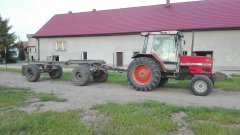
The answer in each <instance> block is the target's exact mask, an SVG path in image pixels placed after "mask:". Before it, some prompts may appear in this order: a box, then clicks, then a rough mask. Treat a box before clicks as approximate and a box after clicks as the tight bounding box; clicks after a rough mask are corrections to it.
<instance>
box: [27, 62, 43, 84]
mask: <svg viewBox="0 0 240 135" xmlns="http://www.w3.org/2000/svg"><path fill="white" fill-rule="evenodd" d="M40 74H41V72H40V69H39V67H38V66H37V65H33V64H31V65H27V66H26V69H25V77H26V79H27V80H28V81H29V82H36V81H38V80H39V78H40Z"/></svg>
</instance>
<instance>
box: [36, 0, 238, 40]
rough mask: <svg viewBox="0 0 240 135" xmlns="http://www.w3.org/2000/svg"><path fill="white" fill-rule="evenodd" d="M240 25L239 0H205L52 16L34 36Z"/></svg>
mask: <svg viewBox="0 0 240 135" xmlns="http://www.w3.org/2000/svg"><path fill="white" fill-rule="evenodd" d="M223 28H225V29H226V28H240V0H205V1H197V2H185V3H175V4H171V6H170V7H166V5H164V4H163V5H154V6H144V7H133V8H123V9H113V10H102V11H95V12H94V11H91V12H81V13H71V14H58V15H55V16H53V17H52V18H51V19H50V20H49V21H48V22H47V23H46V24H45V25H44V26H43V27H42V28H41V29H40V30H39V31H38V32H37V33H36V34H35V37H51V36H76V35H77V36H80V35H98V34H120V33H134V32H144V31H161V30H194V29H198V30H199V29H223Z"/></svg>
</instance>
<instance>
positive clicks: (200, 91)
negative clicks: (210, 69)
mask: <svg viewBox="0 0 240 135" xmlns="http://www.w3.org/2000/svg"><path fill="white" fill-rule="evenodd" d="M212 89H213V83H212V81H211V80H210V79H209V78H208V77H206V76H203V75H197V76H194V77H193V78H192V80H191V82H190V90H191V91H192V92H193V93H194V94H195V95H197V96H206V95H208V94H209V93H210V92H211V90H212Z"/></svg>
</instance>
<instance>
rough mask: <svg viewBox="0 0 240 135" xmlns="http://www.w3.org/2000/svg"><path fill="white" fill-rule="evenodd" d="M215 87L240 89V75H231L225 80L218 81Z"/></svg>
mask: <svg viewBox="0 0 240 135" xmlns="http://www.w3.org/2000/svg"><path fill="white" fill-rule="evenodd" d="M215 87H216V88H220V89H223V90H227V91H240V77H231V78H228V79H227V80H225V81H221V82H216V83H215Z"/></svg>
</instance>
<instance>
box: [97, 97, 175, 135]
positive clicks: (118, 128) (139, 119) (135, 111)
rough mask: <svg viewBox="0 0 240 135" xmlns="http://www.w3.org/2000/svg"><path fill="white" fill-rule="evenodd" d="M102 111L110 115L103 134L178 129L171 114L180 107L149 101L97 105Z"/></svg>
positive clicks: (166, 131)
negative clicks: (171, 118)
mask: <svg viewBox="0 0 240 135" xmlns="http://www.w3.org/2000/svg"><path fill="white" fill-rule="evenodd" d="M96 108H97V109H98V110H99V111H100V112H101V113H104V114H106V115H107V116H108V117H109V116H110V119H111V120H110V121H108V122H107V123H105V125H104V127H103V129H102V132H103V133H102V134H118V135H122V134H129V135H131V134H144V135H148V134H159V133H161V134H167V133H169V132H172V131H174V130H176V129H177V124H176V123H174V122H173V121H171V120H170V115H171V114H172V113H174V112H178V111H179V108H177V107H173V106H168V105H165V104H159V103H157V102H153V101H148V102H144V103H141V104H137V103H130V104H125V105H121V104H115V103H108V104H105V105H98V106H97V107H96Z"/></svg>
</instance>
